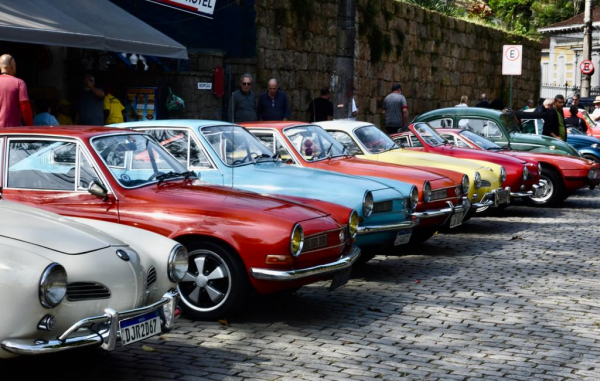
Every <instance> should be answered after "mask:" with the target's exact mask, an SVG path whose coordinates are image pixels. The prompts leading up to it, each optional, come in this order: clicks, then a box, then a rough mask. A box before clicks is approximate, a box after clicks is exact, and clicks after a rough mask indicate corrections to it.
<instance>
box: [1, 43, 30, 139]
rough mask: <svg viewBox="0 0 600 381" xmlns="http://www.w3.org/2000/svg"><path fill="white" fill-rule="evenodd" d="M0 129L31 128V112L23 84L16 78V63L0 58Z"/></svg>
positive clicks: (9, 58) (13, 60)
mask: <svg viewBox="0 0 600 381" xmlns="http://www.w3.org/2000/svg"><path fill="white" fill-rule="evenodd" d="M0 74H1V75H0V127H12V126H21V125H24V126H33V111H32V110H31V103H29V96H28V95H27V86H26V85H25V82H24V81H23V80H21V79H19V78H16V77H15V75H16V74H17V62H16V61H15V59H14V58H13V57H12V56H11V55H9V54H3V55H2V56H0Z"/></svg>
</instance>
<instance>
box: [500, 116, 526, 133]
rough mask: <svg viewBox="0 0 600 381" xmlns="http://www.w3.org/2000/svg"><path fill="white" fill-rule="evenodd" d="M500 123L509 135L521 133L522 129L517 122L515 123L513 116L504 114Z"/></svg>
mask: <svg viewBox="0 0 600 381" xmlns="http://www.w3.org/2000/svg"><path fill="white" fill-rule="evenodd" d="M500 122H501V123H502V125H503V126H504V128H505V129H506V131H507V132H508V133H509V134H512V133H513V132H521V129H520V128H519V126H518V125H517V122H515V118H514V117H513V116H512V115H507V114H504V113H503V114H502V115H500Z"/></svg>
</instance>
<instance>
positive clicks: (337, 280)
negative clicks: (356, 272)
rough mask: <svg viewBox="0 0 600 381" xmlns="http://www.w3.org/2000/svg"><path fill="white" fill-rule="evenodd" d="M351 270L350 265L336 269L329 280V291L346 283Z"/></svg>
mask: <svg viewBox="0 0 600 381" xmlns="http://www.w3.org/2000/svg"><path fill="white" fill-rule="evenodd" d="M351 272H352V267H349V268H347V269H346V270H342V271H338V272H337V273H335V274H334V275H333V279H332V280H331V285H329V291H333V290H335V289H336V288H339V287H342V286H343V285H345V284H346V283H348V279H350V273H351Z"/></svg>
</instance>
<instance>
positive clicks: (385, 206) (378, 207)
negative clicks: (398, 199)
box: [373, 200, 393, 213]
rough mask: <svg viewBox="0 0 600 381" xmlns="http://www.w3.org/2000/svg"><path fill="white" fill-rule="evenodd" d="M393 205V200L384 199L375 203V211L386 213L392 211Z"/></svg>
mask: <svg viewBox="0 0 600 381" xmlns="http://www.w3.org/2000/svg"><path fill="white" fill-rule="evenodd" d="M392 206H393V201H391V200H390V201H384V202H376V203H375V204H374V205H373V213H385V212H391V211H392Z"/></svg>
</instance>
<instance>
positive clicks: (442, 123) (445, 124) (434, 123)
mask: <svg viewBox="0 0 600 381" xmlns="http://www.w3.org/2000/svg"><path fill="white" fill-rule="evenodd" d="M427 123H429V125H430V126H431V127H433V128H452V119H450V118H441V119H433V120H428V121H427Z"/></svg>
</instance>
